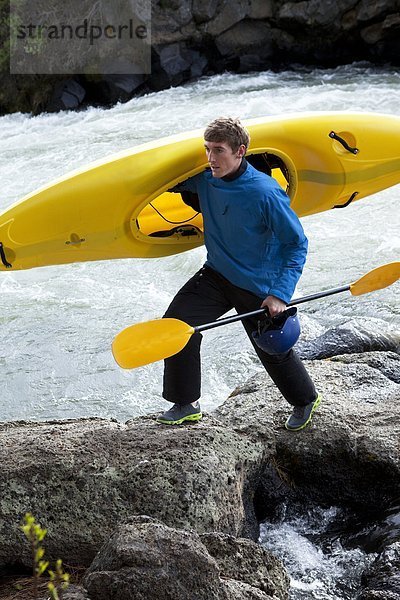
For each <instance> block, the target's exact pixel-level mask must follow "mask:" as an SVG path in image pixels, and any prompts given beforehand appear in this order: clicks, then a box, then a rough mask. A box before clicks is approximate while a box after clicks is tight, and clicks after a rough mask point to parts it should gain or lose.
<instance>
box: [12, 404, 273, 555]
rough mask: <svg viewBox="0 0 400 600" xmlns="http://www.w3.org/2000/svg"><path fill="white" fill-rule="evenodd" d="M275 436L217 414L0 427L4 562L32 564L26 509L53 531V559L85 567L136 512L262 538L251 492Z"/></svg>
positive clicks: (183, 525) (48, 546)
mask: <svg viewBox="0 0 400 600" xmlns="http://www.w3.org/2000/svg"><path fill="white" fill-rule="evenodd" d="M268 452H271V453H272V452H273V440H265V441H264V442H261V441H257V440H254V439H252V438H251V437H248V436H243V435H241V434H239V433H235V432H234V431H233V430H232V429H230V428H229V427H226V426H222V425H221V424H219V423H218V421H216V420H215V419H214V418H212V417H207V416H206V418H205V419H204V420H203V421H202V422H201V423H199V424H198V425H194V426H185V427H178V428H170V427H163V426H160V425H159V424H157V423H156V422H155V421H154V419H153V418H151V417H141V418H138V419H134V420H132V421H129V422H128V423H127V424H125V425H124V424H121V423H117V422H115V421H111V420H106V419H81V420H79V419H77V420H71V421H59V422H57V421H55V422H47V423H24V422H20V423H9V424H2V425H0V464H1V465H2V468H1V471H0V565H8V564H10V563H13V562H20V563H22V564H25V565H29V564H30V555H29V549H28V548H27V547H25V545H24V544H22V543H21V541H22V537H21V536H22V534H21V532H20V531H19V528H18V526H19V524H20V521H21V518H22V516H23V515H24V513H25V512H27V511H29V512H31V513H32V514H34V516H35V517H36V519H37V520H38V522H39V523H41V525H42V526H43V527H46V528H47V529H48V534H47V536H46V551H47V555H48V556H49V558H50V559H56V558H62V559H63V560H64V561H65V562H66V563H68V564H80V565H84V566H85V565H88V564H89V563H90V561H91V560H92V558H93V556H94V555H95V554H96V552H97V551H98V550H99V548H100V547H101V545H102V544H103V543H104V542H105V540H107V539H108V537H109V536H110V534H111V533H112V532H113V531H114V529H115V527H116V526H117V525H118V524H119V523H121V522H123V521H124V520H126V519H127V518H128V517H129V516H131V515H135V514H148V515H150V516H153V517H156V518H159V519H161V520H162V521H163V522H164V523H165V524H166V525H169V526H173V527H179V528H193V529H196V530H198V531H199V532H200V533H203V532H205V531H214V530H215V531H222V532H225V533H229V534H232V535H234V536H238V535H242V536H250V537H253V538H257V536H258V523H257V520H256V517H255V514H254V507H253V495H254V489H255V487H256V483H255V481H256V480H257V477H258V474H259V470H260V468H261V464H262V461H263V459H264V457H265V456H267V455H268Z"/></svg>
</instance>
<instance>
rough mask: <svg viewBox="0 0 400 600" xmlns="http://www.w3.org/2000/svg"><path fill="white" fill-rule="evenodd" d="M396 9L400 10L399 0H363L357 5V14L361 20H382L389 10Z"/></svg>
mask: <svg viewBox="0 0 400 600" xmlns="http://www.w3.org/2000/svg"><path fill="white" fill-rule="evenodd" d="M396 10H400V1H399V0H392V1H391V2H388V1H387V0H375V1H374V2H370V0H361V2H359V3H358V4H357V6H356V14H357V19H358V20H359V21H372V20H377V19H379V20H381V19H382V17H383V18H384V17H385V16H386V15H387V13H388V12H394V11H396Z"/></svg>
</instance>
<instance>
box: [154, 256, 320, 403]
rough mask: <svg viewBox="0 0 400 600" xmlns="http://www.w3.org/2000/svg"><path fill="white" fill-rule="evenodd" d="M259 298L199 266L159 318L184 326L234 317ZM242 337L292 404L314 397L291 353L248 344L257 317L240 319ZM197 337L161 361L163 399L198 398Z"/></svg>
mask: <svg viewBox="0 0 400 600" xmlns="http://www.w3.org/2000/svg"><path fill="white" fill-rule="evenodd" d="M262 301H263V298H259V297H258V296H256V295H255V294H253V293H252V292H249V291H247V290H244V289H242V288H239V287H237V286H235V285H233V284H232V283H230V282H229V281H228V280H227V279H225V278H224V277H222V275H220V274H219V273H217V272H216V271H214V270H213V269H211V268H210V267H203V268H202V269H200V271H198V272H197V273H196V274H195V275H194V276H193V277H192V278H191V279H189V281H188V282H187V283H186V284H185V285H184V286H183V287H182V288H181V289H180V290H179V292H178V293H177V295H176V296H175V298H174V299H173V301H172V302H171V304H170V306H169V308H168V310H167V312H166V313H165V315H164V317H172V318H175V319H181V320H182V321H185V322H186V323H189V325H192V326H195V325H203V324H204V323H209V322H211V321H215V320H216V319H218V318H219V317H221V316H222V315H223V314H225V313H226V312H228V311H229V310H231V309H232V308H235V310H236V311H237V312H238V313H243V312H249V311H252V310H256V309H258V308H260V306H261V303H262ZM242 323H243V326H244V328H245V330H246V333H247V335H248V336H249V338H250V341H251V343H252V344H253V346H254V349H255V351H256V352H257V354H258V357H259V359H260V360H261V362H262V364H263V365H264V368H265V370H266V371H267V373H268V374H269V375H270V377H271V379H272V380H273V381H274V383H275V385H276V386H277V387H278V389H279V390H280V392H281V394H282V395H283V396H284V398H286V400H287V401H288V402H289V403H290V404H292V405H293V406H304V405H305V404H308V403H309V402H312V401H313V400H315V398H316V397H317V393H316V391H315V387H314V384H313V382H312V380H311V378H310V376H309V374H308V373H307V371H306V369H305V367H304V365H303V363H302V362H301V360H300V358H299V357H298V356H297V354H296V352H295V351H294V350H289V352H287V353H285V354H279V355H272V354H267V353H266V352H264V351H263V350H261V349H260V348H259V347H258V346H257V345H256V344H254V342H253V338H252V335H251V333H252V332H253V331H255V330H256V329H257V323H258V318H257V317H253V318H248V319H245V320H243V321H242ZM201 340H202V335H201V333H195V334H194V335H192V337H191V338H190V340H189V342H188V344H187V345H186V346H185V348H184V349H183V350H181V351H180V352H179V353H178V354H175V356H171V358H167V359H166V360H165V362H164V364H165V368H164V389H163V397H164V398H165V399H166V400H168V401H169V402H173V403H174V404H189V403H190V402H194V401H195V400H197V399H198V398H200V394H201V366H200V345H201Z"/></svg>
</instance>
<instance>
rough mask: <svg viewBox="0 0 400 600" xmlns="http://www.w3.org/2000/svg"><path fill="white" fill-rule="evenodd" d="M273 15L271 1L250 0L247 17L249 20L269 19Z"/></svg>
mask: <svg viewBox="0 0 400 600" xmlns="http://www.w3.org/2000/svg"><path fill="white" fill-rule="evenodd" d="M273 15H274V9H273V3H272V0H250V7H249V9H248V11H247V17H249V18H250V19H270V18H272V17H273Z"/></svg>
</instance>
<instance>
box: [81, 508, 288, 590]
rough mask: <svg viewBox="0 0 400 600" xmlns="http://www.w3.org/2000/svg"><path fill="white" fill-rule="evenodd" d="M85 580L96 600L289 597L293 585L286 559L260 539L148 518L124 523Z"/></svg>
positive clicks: (134, 519)
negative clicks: (258, 541) (179, 526)
mask: <svg viewBox="0 0 400 600" xmlns="http://www.w3.org/2000/svg"><path fill="white" fill-rule="evenodd" d="M235 565H236V568H235ZM83 583H84V585H85V587H86V588H87V590H88V592H89V595H90V597H91V598H95V599H96V600H129V599H130V598H132V599H134V600H142V599H143V600H158V599H162V600H164V599H166V600H168V599H171V600H172V599H173V600H192V599H193V598H196V600H202V599H204V600H213V599H215V600H217V599H221V600H222V599H223V600H233V599H237V600H245V599H246V598H259V599H260V600H268V599H272V598H273V599H274V600H285V599H286V598H287V595H288V589H289V578H288V576H287V574H286V571H285V569H284V568H283V566H282V564H281V562H280V561H279V560H278V559H276V558H274V557H273V556H272V555H271V554H270V553H269V552H268V551H266V550H263V548H261V547H260V546H258V545H257V544H256V543H254V542H251V541H250V540H243V539H236V538H234V537H232V536H228V535H222V534H216V533H207V534H204V535H201V536H199V535H198V534H197V533H196V532H194V531H182V530H179V529H176V528H171V527H167V526H166V525H164V524H162V523H161V522H159V521H157V520H155V519H151V518H149V517H145V516H137V517H132V518H131V519H129V521H127V522H126V523H124V524H122V525H120V526H119V527H118V529H117V531H116V532H115V533H114V534H113V535H112V536H111V538H110V539H109V541H108V542H106V543H105V545H104V546H103V547H102V548H101V550H100V551H99V553H98V554H97V556H96V558H95V559H94V561H93V563H92V564H91V566H90V568H89V569H88V571H87V573H86V575H85V578H84V581H83Z"/></svg>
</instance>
